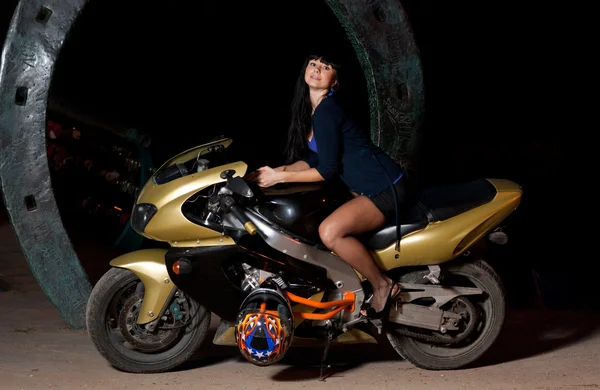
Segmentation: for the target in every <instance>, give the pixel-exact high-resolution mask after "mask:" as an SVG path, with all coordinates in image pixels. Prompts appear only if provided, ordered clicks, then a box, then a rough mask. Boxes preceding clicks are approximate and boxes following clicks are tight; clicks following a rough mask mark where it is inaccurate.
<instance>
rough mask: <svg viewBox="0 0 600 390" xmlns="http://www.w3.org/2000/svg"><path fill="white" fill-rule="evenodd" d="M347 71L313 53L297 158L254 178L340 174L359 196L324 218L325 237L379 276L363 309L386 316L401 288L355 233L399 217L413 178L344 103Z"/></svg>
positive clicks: (267, 182) (294, 144) (297, 127)
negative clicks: (341, 92) (338, 94)
mask: <svg viewBox="0 0 600 390" xmlns="http://www.w3.org/2000/svg"><path fill="white" fill-rule="evenodd" d="M339 70H340V66H339V64H338V63H336V62H334V61H332V59H331V58H328V57H326V56H322V55H311V56H309V57H308V58H307V59H306V61H305V63H304V65H303V66H302V68H301V71H300V75H299V78H298V80H297V83H296V88H295V96H294V99H293V102H292V121H291V124H290V127H289V130H288V131H289V134H288V143H287V148H286V155H287V159H288V161H287V162H288V164H289V165H284V166H280V167H277V168H271V167H268V166H264V167H262V168H259V169H258V170H257V171H256V172H255V173H254V174H253V175H251V176H250V177H249V179H250V180H254V181H256V182H257V184H258V185H259V186H260V187H270V186H273V185H275V184H278V183H291V182H319V181H325V180H331V179H333V178H334V177H336V176H339V177H340V179H341V180H342V181H343V182H344V183H345V184H346V185H347V186H348V188H349V190H350V191H351V193H352V194H353V196H354V198H353V199H351V200H349V201H348V202H346V203H345V204H343V205H342V206H340V207H339V208H338V209H337V210H335V211H334V212H333V213H332V214H331V215H329V216H328V217H327V218H326V219H325V220H324V221H323V222H322V223H321V225H320V226H319V236H320V238H321V241H322V242H323V244H324V245H325V246H327V247H328V248H329V249H330V250H332V251H333V252H335V253H336V254H337V255H338V256H339V257H340V258H342V259H343V260H344V261H346V262H347V263H348V264H350V265H351V266H352V267H354V268H355V269H356V270H358V271H359V272H360V273H361V274H362V275H363V276H364V277H365V278H367V280H368V281H369V282H370V283H371V286H372V287H373V296H372V299H371V301H370V303H369V305H367V307H365V308H364V309H363V310H362V311H361V314H362V315H364V316H366V317H367V318H370V319H376V318H381V317H382V316H383V313H384V309H386V308H387V307H388V305H389V302H391V298H392V297H394V296H395V294H397V292H398V287H397V285H395V284H393V282H392V280H391V279H390V278H389V277H387V276H386V275H384V274H383V273H382V272H381V270H380V269H379V267H378V266H377V264H376V263H375V261H374V260H373V258H372V256H371V255H370V253H369V252H368V250H367V249H366V248H365V247H364V245H363V244H362V243H361V242H360V241H359V240H358V239H356V238H355V237H353V236H356V235H360V234H364V233H367V232H369V231H373V230H375V229H379V228H381V227H382V226H383V225H384V224H385V223H386V221H387V220H388V219H389V218H394V217H395V218H396V222H397V218H398V215H397V210H398V209H397V207H398V208H399V207H400V205H401V204H402V203H403V202H404V201H405V193H406V187H405V182H404V180H405V178H404V174H403V171H402V168H401V167H400V166H399V165H398V164H397V163H396V162H394V161H393V160H392V159H391V158H390V157H389V156H388V155H387V154H385V153H384V152H383V151H382V150H381V149H380V148H378V147H376V146H375V145H373V144H372V143H371V141H370V139H369V138H368V137H367V136H366V135H365V134H364V133H363V132H362V131H361V129H359V128H358V126H357V124H356V123H355V122H354V121H353V120H352V118H350V116H349V115H348V114H347V113H346V112H345V111H344V110H343V109H342V107H341V105H340V103H339V101H338V98H337V97H336V95H335V91H337V90H338V89H339V87H340V80H339ZM392 189H393V190H395V191H392ZM394 192H395V193H394Z"/></svg>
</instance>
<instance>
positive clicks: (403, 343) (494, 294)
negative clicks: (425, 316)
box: [387, 260, 506, 370]
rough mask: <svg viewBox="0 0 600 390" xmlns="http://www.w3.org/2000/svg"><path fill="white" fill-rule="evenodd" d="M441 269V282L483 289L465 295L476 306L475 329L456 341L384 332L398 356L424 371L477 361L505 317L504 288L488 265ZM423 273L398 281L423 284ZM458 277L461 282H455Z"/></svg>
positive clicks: (459, 366) (456, 266)
mask: <svg viewBox="0 0 600 390" xmlns="http://www.w3.org/2000/svg"><path fill="white" fill-rule="evenodd" d="M442 270H443V271H442V272H443V273H444V274H445V275H446V279H445V280H444V281H442V284H444V285H446V284H448V285H460V286H463V287H476V288H480V289H482V290H483V291H484V293H483V295H481V296H467V297H466V298H467V299H468V300H469V302H470V303H471V304H472V305H470V306H471V307H473V308H475V309H477V310H478V314H479V315H478V317H479V318H478V322H477V323H476V325H475V328H474V331H473V332H472V333H471V334H470V335H469V336H468V337H467V338H466V339H465V340H463V341H461V342H460V343H456V344H450V343H448V344H438V343H430V342H427V341H424V340H418V339H415V338H412V337H409V336H405V335H402V334H399V333H398V332H396V331H394V330H393V329H390V330H388V332H387V338H388V340H389V341H390V343H391V345H392V347H393V348H394V349H395V350H396V352H398V354H399V355H400V356H402V357H403V358H404V359H406V360H408V361H409V362H411V363H412V364H414V365H415V366H417V367H419V368H423V369H427V370H454V369H459V368H463V367H465V366H468V365H469V364H472V363H473V362H475V361H476V360H478V359H479V358H480V357H481V356H482V355H483V354H484V353H485V352H486V351H487V350H488V349H489V348H490V347H491V346H492V344H493V343H494V342H495V341H496V339H497V338H498V336H499V334H500V332H501V330H502V327H503V325H504V321H505V317H506V296H505V292H504V288H503V285H502V282H501V281H500V278H499V277H498V275H497V274H496V272H495V271H494V270H493V269H492V267H491V266H490V265H489V264H487V263H486V262H484V261H483V260H477V261H475V262H465V263H459V264H454V265H450V266H448V267H447V268H442ZM425 273H426V272H425ZM423 275H424V273H411V274H408V275H405V276H404V278H401V280H399V281H400V282H407V283H424V280H427V279H423ZM448 279H451V280H452V281H449V280H448ZM459 280H460V281H461V282H457V281H459ZM458 283H460V284H458ZM461 299H464V298H461ZM442 308H444V307H442ZM422 333H425V331H423V332H422ZM432 334H433V333H432V332H429V333H428V335H432ZM437 336H440V334H437Z"/></svg>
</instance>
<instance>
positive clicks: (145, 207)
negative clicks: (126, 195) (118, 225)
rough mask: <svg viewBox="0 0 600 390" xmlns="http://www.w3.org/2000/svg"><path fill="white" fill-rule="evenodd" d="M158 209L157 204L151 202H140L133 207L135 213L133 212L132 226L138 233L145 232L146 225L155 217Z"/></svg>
mask: <svg viewBox="0 0 600 390" xmlns="http://www.w3.org/2000/svg"><path fill="white" fill-rule="evenodd" d="M157 211H158V209H157V208H156V206H155V205H153V204H150V203H140V204H138V205H136V206H135V207H134V208H133V213H131V227H132V228H133V230H135V231H136V232H137V233H139V234H142V233H144V229H146V225H148V222H150V220H151V219H152V217H154V214H156V212H157Z"/></svg>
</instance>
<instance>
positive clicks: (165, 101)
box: [0, 0, 598, 308]
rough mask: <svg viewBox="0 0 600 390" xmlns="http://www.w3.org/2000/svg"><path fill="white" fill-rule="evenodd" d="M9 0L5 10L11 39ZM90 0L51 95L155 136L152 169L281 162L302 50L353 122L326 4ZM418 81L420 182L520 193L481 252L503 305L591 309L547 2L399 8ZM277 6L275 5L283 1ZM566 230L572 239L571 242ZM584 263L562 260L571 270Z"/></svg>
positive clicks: (352, 77) (342, 46)
mask: <svg viewBox="0 0 600 390" xmlns="http://www.w3.org/2000/svg"><path fill="white" fill-rule="evenodd" d="M15 4H16V2H15V1H14V0H10V1H3V2H1V3H0V16H1V18H2V20H0V27H1V28H2V30H4V31H5V30H6V26H7V25H8V21H9V18H10V16H11V13H12V8H13V7H14V5H15ZM281 4H282V3H280V2H259V3H256V2H254V3H248V2H239V3H238V2H219V3H217V2H205V1H196V2H193V1H189V0H188V1H183V0H175V1H173V0H172V1H150V2H148V1H145V2H142V1H127V2H117V1H115V0H103V1H98V0H95V1H94V0H93V1H91V3H90V4H89V5H88V6H87V7H86V9H85V10H84V13H83V14H82V16H81V17H80V19H79V20H78V23H77V25H76V26H75V27H74V29H73V31H72V32H71V35H70V37H69V39H68V40H67V41H66V43H65V47H64V49H63V51H62V53H61V56H60V58H59V61H58V63H57V65H56V69H55V76H54V80H53V84H52V91H51V99H59V98H60V99H61V101H62V102H63V103H62V104H63V105H65V106H66V107H67V108H68V109H69V110H72V111H73V112H74V113H75V112H77V113H85V115H87V116H88V117H92V118H95V119H97V120H102V121H103V122H105V123H108V124H112V125H114V127H115V128H127V127H135V128H137V129H138V130H139V131H140V132H143V133H147V134H150V135H151V136H152V144H151V147H150V149H151V151H152V156H153V159H154V161H155V163H157V164H160V163H162V162H163V161H164V160H165V159H166V158H168V157H170V156H171V155H173V154H174V153H178V152H179V151H181V150H182V149H185V148H188V147H191V146H194V145H196V144H199V143H202V142H205V141H206V140H208V139H210V138H212V137H214V136H215V135H218V134H225V135H227V136H231V137H233V138H234V147H235V148H237V149H236V150H237V151H238V152H239V153H240V159H244V160H245V161H247V162H248V163H249V164H250V166H251V168H252V167H253V166H258V165H263V164H271V165H276V164H279V163H281V160H280V157H281V154H280V151H281V146H282V145H283V142H284V139H285V135H286V134H285V133H286V128H287V124H288V115H289V105H290V101H291V94H292V90H293V85H294V82H295V80H296V77H297V75H298V71H299V66H300V64H301V62H302V60H303V58H304V55H305V54H306V53H307V52H308V51H310V50H311V49H312V48H313V47H315V46H317V47H321V46H326V47H327V46H334V47H336V48H337V49H338V50H339V51H340V52H341V53H342V54H343V56H344V59H345V62H346V65H347V66H346V68H347V73H346V80H345V85H344V87H345V88H346V92H347V93H346V96H351V97H352V99H351V100H350V103H351V104H353V105H354V108H355V112H356V113H357V115H358V117H359V119H360V120H362V121H365V116H366V114H367V111H368V107H367V100H366V95H365V82H364V77H363V75H362V73H361V71H360V68H359V66H358V64H357V61H356V58H355V57H354V53H353V51H352V48H351V46H350V43H349V42H348V40H347V39H346V37H345V34H344V32H343V30H342V28H341V27H340V25H339V23H338V22H337V20H336V19H335V17H334V16H333V14H332V13H331V12H330V10H329V8H327V6H326V5H325V3H324V2H323V1H317V0H310V1H287V2H285V3H283V4H285V6H282V5H281ZM403 5H404V7H405V9H406V11H407V14H408V17H409V20H410V22H411V24H412V26H413V29H414V33H415V38H416V40H417V44H418V46H419V48H420V51H421V57H422V62H423V70H424V81H425V88H426V95H425V99H426V107H425V115H426V117H425V123H424V127H423V130H422V131H423V134H424V141H423V144H422V153H421V156H420V157H421V159H420V162H419V180H420V182H419V185H421V186H428V185H435V184H443V183H448V182H454V181H458V180H468V179H471V178H475V177H482V176H485V177H501V178H507V179H511V180H515V181H517V182H518V183H519V184H521V185H522V186H523V188H524V192H525V195H524V198H523V202H522V205H521V207H520V208H519V209H518V210H517V211H516V212H515V213H514V214H513V215H512V216H511V217H510V218H509V219H508V220H507V222H508V223H509V225H508V233H509V244H508V245H506V246H505V247H502V248H499V251H498V252H497V254H496V256H495V257H494V258H492V259H491V261H493V262H494V265H495V267H496V268H497V269H498V270H499V272H500V273H501V275H502V277H503V279H504V280H505V282H506V284H507V288H508V292H509V302H510V304H511V305H512V306H513V307H525V306H532V305H540V304H541V305H544V306H546V307H552V308H566V307H582V306H585V307H588V306H594V307H598V303H597V302H595V301H594V300H593V297H594V296H595V294H594V293H593V291H594V290H593V286H592V283H590V282H589V281H588V279H587V278H584V277H583V275H584V274H585V272H586V269H587V267H589V266H591V264H592V263H591V261H592V259H591V258H590V259H589V260H588V262H587V263H586V262H585V261H586V260H585V259H578V258H573V257H572V256H573V254H572V250H571V242H570V241H569V239H568V233H569V231H568V230H569V229H567V228H566V227H565V222H564V220H565V218H568V213H567V212H566V211H564V210H565V208H566V207H565V205H566V204H567V198H568V197H569V194H568V191H570V190H568V186H564V185H560V184H557V183H563V182H565V177H568V176H569V175H571V173H570V172H567V169H566V168H565V162H566V154H565V150H564V148H565V146H564V143H563V141H562V139H563V138H564V137H559V136H558V135H559V134H561V133H562V134H563V135H564V132H565V131H568V130H565V128H566V127H565V123H564V122H563V121H562V120H561V117H560V116H559V115H557V113H559V112H561V111H562V110H563V100H564V98H563V97H562V95H561V94H560V93H558V92H557V91H558V89H557V86H558V85H559V84H560V83H561V81H560V75H561V73H560V72H561V69H562V68H561V66H560V64H559V61H560V59H561V58H560V57H561V56H560V55H557V53H556V50H555V48H556V47H557V46H560V45H562V44H564V43H565V42H567V38H566V37H565V35H564V31H562V30H561V29H559V28H557V19H556V17H557V14H556V13H557V12H558V11H559V10H557V9H555V8H548V9H543V8H537V7H534V6H533V5H531V6H522V5H518V6H517V5H514V4H508V3H506V2H497V1H491V2H463V3H455V2H445V1H433V0H409V1H405V2H403ZM284 7H285V8H284ZM565 235H566V237H565ZM575 260H576V261H577V262H578V263H577V264H578V266H577V267H574V266H572V265H573V264H574V263H573V261H575Z"/></svg>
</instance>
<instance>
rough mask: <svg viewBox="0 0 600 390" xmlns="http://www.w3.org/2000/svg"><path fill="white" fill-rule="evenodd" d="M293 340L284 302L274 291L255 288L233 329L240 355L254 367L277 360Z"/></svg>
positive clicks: (290, 315) (288, 309) (289, 313)
mask: <svg viewBox="0 0 600 390" xmlns="http://www.w3.org/2000/svg"><path fill="white" fill-rule="evenodd" d="M293 337H294V317H293V313H292V309H291V306H290V303H289V301H288V299H287V298H286V297H285V296H284V295H283V294H282V293H281V292H280V291H279V290H277V289H271V288H258V289H256V290H253V291H252V292H251V293H250V294H248V296H247V297H246V299H244V302H242V305H241V308H240V312H239V314H238V317H237V322H236V326H235V338H236V342H237V345H238V348H239V350H240V352H241V353H242V355H243V356H244V357H245V358H246V359H247V360H248V361H249V362H251V363H254V364H256V365H258V366H268V365H271V364H273V363H276V362H278V361H280V360H281V359H282V358H283V357H284V356H285V354H286V352H287V351H288V348H289V347H290V345H291V343H292V339H293Z"/></svg>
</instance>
